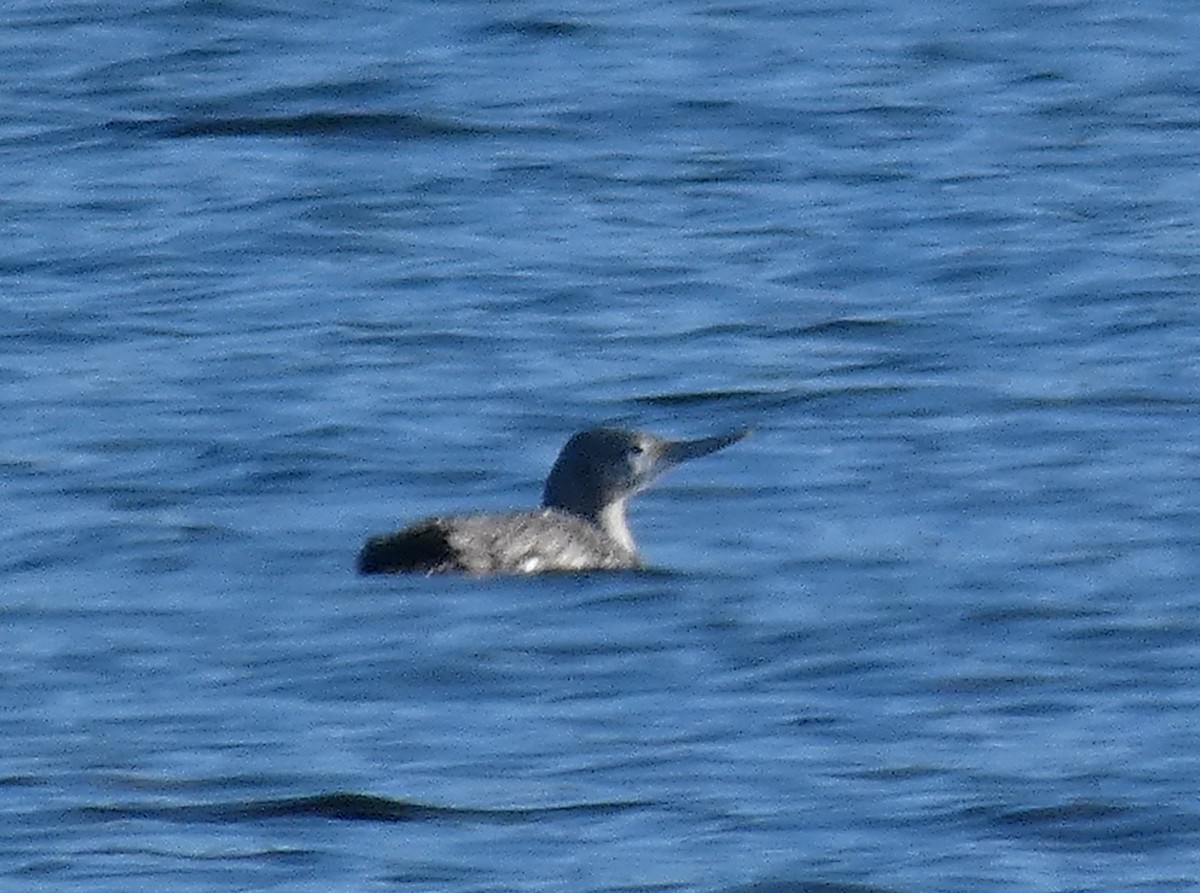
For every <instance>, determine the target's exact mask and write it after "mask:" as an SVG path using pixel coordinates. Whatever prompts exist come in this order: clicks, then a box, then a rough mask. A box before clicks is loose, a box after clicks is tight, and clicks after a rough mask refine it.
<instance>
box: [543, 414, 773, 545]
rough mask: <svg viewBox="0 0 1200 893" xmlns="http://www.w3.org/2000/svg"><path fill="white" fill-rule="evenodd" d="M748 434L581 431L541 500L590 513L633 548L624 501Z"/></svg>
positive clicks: (585, 515)
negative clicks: (686, 436)
mask: <svg viewBox="0 0 1200 893" xmlns="http://www.w3.org/2000/svg"><path fill="white" fill-rule="evenodd" d="M749 433H750V432H749V431H735V432H733V433H731V434H723V435H720V436H718V437H705V438H702V439H700V440H665V439H664V438H661V437H655V436H654V435H653V434H646V433H644V432H641V431H626V430H624V429H621V428H593V429H592V430H590V431H581V432H580V433H578V434H576V435H574V436H573V437H572V438H571V439H570V440H568V441H567V445H566V446H564V447H563V449H562V452H561V453H559V454H558V459H557V460H556V461H555V463H554V467H553V468H551V469H550V476H549V477H548V478H547V479H546V490H545V492H544V494H543V496H542V505H543V506H545V507H546V508H555V509H561V510H563V511H566V512H570V513H571V514H574V515H579V516H580V517H583V518H586V519H587V520H589V521H591V522H593V523H594V524H597V525H599V526H600V528H601V529H602V530H604V531H605V532H606V533H607V534H609V536H611V537H612V538H613V539H615V540H616V541H617V542H618V543H619V544H620V545H621V546H623V547H624V548H625V549H627V550H628V551H629V552H630V553H634V552H635V548H634V545H633V537H632V536H631V535H630V533H629V526H628V525H627V524H626V522H625V500H626V499H627V498H628V497H630V496H632V495H633V494H634V493H637V492H638V491H639V490H643V489H645V487H646V486H648V485H649V484H650V482H651V481H653V480H654V479H655V478H656V477H658V476H659V475H660V474H662V473H663V472H664V471H666V470H667V469H668V468H671V467H672V466H675V465H678V464H679V463H680V462H685V461H687V460H688V459H695V458H697V457H699V456H707V455H708V454H709V453H713V452H716V451H717V450H719V449H721V448H722V447H726V446H729V444H731V443H736V442H737V441H739V440H741V439H742V438H743V437H745V436H746V435H747V434H749Z"/></svg>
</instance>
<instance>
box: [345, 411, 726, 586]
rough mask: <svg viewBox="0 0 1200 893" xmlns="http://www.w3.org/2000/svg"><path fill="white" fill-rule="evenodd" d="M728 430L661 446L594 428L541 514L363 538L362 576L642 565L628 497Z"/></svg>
mask: <svg viewBox="0 0 1200 893" xmlns="http://www.w3.org/2000/svg"><path fill="white" fill-rule="evenodd" d="M749 433H750V432H749V431H746V430H743V431H735V432H733V433H730V434H723V435H719V436H717V437H705V438H701V439H700V440H667V439H665V438H662V437H656V436H655V435H653V434H646V433H644V432H641V431H627V430H624V429H621V428H594V429H592V430H590V431H581V432H579V433H578V434H575V435H574V436H572V437H571V439H570V440H568V441H567V445H566V446H564V447H563V449H562V452H561V453H559V454H558V459H557V460H556V461H555V463H554V467H553V468H551V469H550V476H549V477H548V478H547V479H546V487H545V490H544V491H543V495H542V508H541V509H535V510H531V511H523V512H509V513H506V514H487V515H447V516H438V517H433V518H426V519H424V520H421V521H417V522H415V523H413V524H410V525H409V526H408V527H405V528H404V529H402V530H398V531H396V532H395V533H390V534H385V535H383V536H374V537H371V538H370V539H368V540H367V542H366V545H364V546H363V548H362V551H361V552H360V553H359V555H358V570H359V573H362V574H386V573H404V572H410V571H416V572H420V573H426V574H433V573H445V572H455V571H459V572H465V573H469V574H489V573H525V574H529V573H545V572H553V571H560V572H561V571H593V570H632V569H637V568H640V567H642V566H643V565H642V560H641V558H640V557H639V556H638V552H637V547H636V546H635V545H634V543H633V536H632V534H631V533H630V532H629V525H628V523H627V522H626V520H625V501H626V500H627V499H628V498H629V497H630V496H632V495H633V494H635V493H637V492H638V491H640V490H642V489H644V488H645V487H646V486H647V485H649V483H650V482H651V481H652V480H654V479H655V478H656V477H658V475H660V474H661V473H662V472H664V471H666V470H667V469H668V468H670V467H672V466H674V465H678V464H679V463H680V462H684V461H686V460H688V459H695V458H697V457H699V456H706V455H708V454H709V453H713V452H716V451H717V450H719V449H721V448H722V447H726V446H729V445H730V444H731V443H736V442H737V441H739V440H741V439H742V438H744V437H745V436H746V435H748V434H749Z"/></svg>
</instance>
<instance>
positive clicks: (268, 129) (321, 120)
mask: <svg viewBox="0 0 1200 893" xmlns="http://www.w3.org/2000/svg"><path fill="white" fill-rule="evenodd" d="M108 127H109V129H111V130H118V131H124V132H126V133H131V134H135V135H147V134H148V135H151V136H155V137H166V138H176V139H187V138H194V137H242V136H261V137H347V138H354V139H376V140H401V141H407V140H421V139H447V138H464V137H479V136H489V135H494V134H497V133H500V132H504V131H503V129H502V128H495V127H488V126H483V125H479V124H469V123H464V122H461V121H454V120H449V119H444V118H432V117H428V116H424V115H410V114H396V113H383V112H306V113H302V114H295V115H223V116H222V115H216V116H212V117H209V116H197V117H195V118H187V117H180V118H165V119H160V120H146V121H112V122H110V123H109V125H108Z"/></svg>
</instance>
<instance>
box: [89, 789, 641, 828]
mask: <svg viewBox="0 0 1200 893" xmlns="http://www.w3.org/2000/svg"><path fill="white" fill-rule="evenodd" d="M649 805H650V804H648V803H643V802H612V803H573V804H565V805H562V806H541V807H525V808H512V809H463V808H459V807H452V806H433V805H430V804H427V803H415V802H412V801H409V800H394V799H391V798H389V797H376V796H372V795H370V794H355V793H350V792H346V791H336V792H333V793H330V794H316V795H313V796H309V797H283V798H279V799H269V800H245V801H235V802H229V803H204V804H195V805H184V806H146V805H129V806H124V805H123V806H89V807H84V808H83V809H82V810H80V811H81V812H82V814H83V815H84V816H85V817H86V818H89V819H93V820H98V821H121V820H125V819H158V820H161V821H174V822H218V823H227V822H239V821H258V820H262V819H293V818H322V819H330V820H336V821H345V822H429V821H448V822H531V821H540V820H543V819H553V818H556V817H563V816H583V817H602V816H608V815H614V814H616V813H621V812H627V811H629V810H634V809H644V808H646V807H648V806H649Z"/></svg>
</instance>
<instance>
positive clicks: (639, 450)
mask: <svg viewBox="0 0 1200 893" xmlns="http://www.w3.org/2000/svg"><path fill="white" fill-rule="evenodd" d="M645 454H646V445H645V444H644V443H631V444H630V445H629V449H627V450H626V451H625V455H627V456H629V458H630V459H636V458H637V457H638V456H644V455H645Z"/></svg>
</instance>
